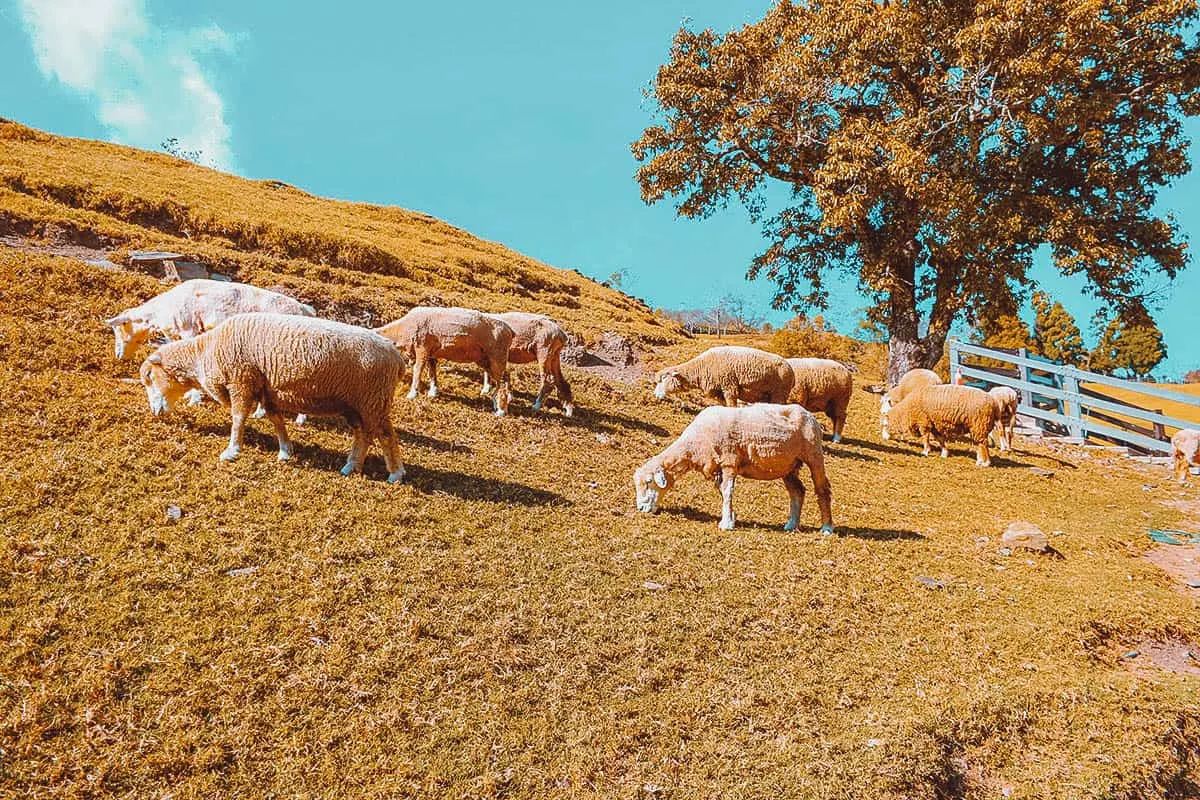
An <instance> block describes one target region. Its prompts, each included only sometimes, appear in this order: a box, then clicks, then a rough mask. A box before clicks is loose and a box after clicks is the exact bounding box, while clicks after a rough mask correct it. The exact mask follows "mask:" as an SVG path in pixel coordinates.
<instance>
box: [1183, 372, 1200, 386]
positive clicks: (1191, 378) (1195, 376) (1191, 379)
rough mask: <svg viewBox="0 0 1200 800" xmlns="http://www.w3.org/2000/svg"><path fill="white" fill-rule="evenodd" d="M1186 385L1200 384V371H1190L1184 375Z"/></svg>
mask: <svg viewBox="0 0 1200 800" xmlns="http://www.w3.org/2000/svg"><path fill="white" fill-rule="evenodd" d="M1183 382H1184V383H1200V369H1193V370H1188V371H1187V372H1185V373H1183Z"/></svg>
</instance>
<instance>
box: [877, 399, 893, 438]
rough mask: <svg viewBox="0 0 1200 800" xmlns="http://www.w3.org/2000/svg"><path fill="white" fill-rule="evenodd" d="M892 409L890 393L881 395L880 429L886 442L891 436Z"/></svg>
mask: <svg viewBox="0 0 1200 800" xmlns="http://www.w3.org/2000/svg"><path fill="white" fill-rule="evenodd" d="M891 410H892V398H891V396H890V395H888V394H883V395H880V397H879V430H880V433H881V435H882V436H883V440H884V441H885V442H886V441H887V440H888V439H890V438H891V434H889V433H888V412H889V411H891Z"/></svg>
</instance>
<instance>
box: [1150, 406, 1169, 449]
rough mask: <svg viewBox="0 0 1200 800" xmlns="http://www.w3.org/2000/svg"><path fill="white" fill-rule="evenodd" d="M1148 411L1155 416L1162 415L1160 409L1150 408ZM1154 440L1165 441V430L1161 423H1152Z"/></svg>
mask: <svg viewBox="0 0 1200 800" xmlns="http://www.w3.org/2000/svg"><path fill="white" fill-rule="evenodd" d="M1150 410H1151V411H1153V412H1154V413H1155V414H1161V413H1163V410H1162V409H1161V408H1152V409H1150ZM1154 438H1155V439H1158V440H1159V441H1160V442H1165V441H1166V440H1167V428H1166V426H1164V425H1163V424H1162V423H1161V422H1156V423H1154Z"/></svg>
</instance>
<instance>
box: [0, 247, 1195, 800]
mask: <svg viewBox="0 0 1200 800" xmlns="http://www.w3.org/2000/svg"><path fill="white" fill-rule="evenodd" d="M376 280H378V284H376V283H374V281H376ZM386 280H390V279H376V278H372V277H370V276H364V277H363V281H364V282H365V284H366V285H367V286H368V287H372V286H375V285H384V284H385V283H386ZM156 288H157V287H156V285H155V283H154V282H153V281H151V280H150V279H148V278H144V277H140V276H134V275H128V274H122V273H114V272H105V271H103V270H100V269H97V268H92V267H86V266H82V265H79V264H75V263H71V262H68V261H65V260H61V259H52V258H44V257H34V256H30V255H24V254H17V253H14V252H12V251H4V250H0V450H2V452H0V465H2V466H0V641H3V642H4V643H5V646H4V647H3V648H0V795H3V796H11V797H23V798H41V797H81V798H82V797H101V796H119V797H146V798H159V797H164V796H167V795H170V796H172V797H174V798H201V797H203V798H214V797H216V798H221V797H258V796H277V797H293V796H312V797H330V798H333V797H418V796H419V797H467V796H477V797H501V796H506V797H522V798H524V797H547V798H549V797H556V798H557V797H579V796H585V797H604V798H610V797H629V798H633V797H674V798H691V797H696V798H699V797H763V798H766V797H770V798H778V797H828V798H901V797H909V798H944V797H969V798H985V797H986V798H993V797H999V796H1001V791H1002V790H1003V789H1004V788H1005V787H1013V789H1014V793H1013V795H1012V796H1014V797H1018V798H1028V797H1045V798H1064V797H1069V798H1073V797H1113V798H1133V797H1155V798H1165V797H1177V798H1178V797H1185V796H1189V794H1190V795H1195V794H1196V793H1197V792H1198V791H1200V786H1198V782H1200V694H1198V693H1197V689H1198V688H1200V684H1198V682H1197V679H1196V678H1194V677H1189V676H1182V675H1175V674H1172V673H1167V672H1158V673H1153V672H1152V673H1146V674H1142V675H1139V674H1134V673H1132V672H1130V671H1128V670H1126V669H1125V668H1123V667H1122V666H1121V663H1120V662H1119V660H1118V656H1119V655H1120V653H1121V652H1122V651H1123V650H1124V649H1127V648H1128V647H1129V646H1130V645H1131V644H1132V643H1133V642H1137V641H1139V640H1142V639H1144V638H1147V637H1149V638H1158V639H1167V638H1171V639H1174V638H1182V639H1185V640H1191V641H1192V642H1200V617H1198V616H1197V614H1196V605H1195V602H1194V601H1193V600H1190V599H1188V598H1185V597H1183V596H1182V595H1181V594H1180V593H1177V592H1175V591H1173V590H1172V589H1171V587H1170V586H1169V583H1168V580H1167V578H1166V577H1165V576H1164V575H1163V574H1162V573H1160V572H1158V571H1157V570H1156V569H1155V568H1154V567H1152V566H1150V565H1148V564H1146V563H1144V562H1143V561H1142V560H1141V559H1140V558H1139V557H1138V556H1139V555H1140V553H1141V552H1142V550H1143V547H1144V541H1145V533H1144V531H1145V529H1146V527H1148V526H1160V527H1173V526H1178V525H1180V524H1182V523H1183V520H1182V519H1181V517H1180V512H1178V511H1175V510H1170V509H1168V508H1167V507H1165V506H1164V505H1163V502H1165V501H1177V500H1180V499H1183V498H1187V497H1189V496H1190V492H1192V491H1194V489H1193V490H1188V491H1183V490H1180V489H1178V488H1176V487H1174V486H1173V485H1171V484H1170V483H1169V482H1168V480H1167V476H1166V473H1165V471H1164V470H1161V469H1160V470H1157V471H1154V472H1146V471H1145V470H1144V469H1142V468H1138V467H1136V466H1134V465H1131V464H1129V463H1128V462H1126V461H1122V460H1117V459H1109V458H1106V457H1095V458H1086V457H1084V456H1083V455H1080V454H1078V453H1077V452H1075V451H1063V452H1058V453H1055V452H1051V451H1048V450H1046V449H1043V448H1040V447H1033V446H1029V445H1027V444H1026V443H1024V442H1018V451H1017V452H1016V453H1015V454H1013V456H1012V458H1011V459H1006V458H997V459H996V460H997V464H998V466H997V468H994V469H990V470H980V469H977V468H975V467H974V466H973V465H972V461H971V459H970V457H969V456H968V455H967V454H966V453H967V450H966V447H965V446H963V445H961V444H960V445H957V446H956V447H955V448H954V450H955V457H954V458H951V459H948V460H941V459H922V458H921V457H920V456H919V455H917V453H916V450H915V448H913V447H911V446H908V445H904V444H899V445H892V444H885V443H882V442H880V441H879V438H878V434H877V430H876V424H875V423H876V410H877V405H876V398H874V397H871V396H867V395H865V394H862V393H858V395H857V396H856V397H855V402H854V403H853V404H852V405H851V418H850V423H849V426H848V429H847V432H848V436H849V439H850V441H849V442H848V443H846V444H843V445H841V446H830V447H829V448H828V453H829V457H828V467H829V472H830V477H831V480H832V482H833V490H834V514H835V521H836V523H837V524H838V526H839V534H838V535H837V536H834V537H830V538H821V537H820V536H819V535H818V534H817V533H816V532H815V529H814V527H815V523H816V509H815V508H814V507H813V504H812V502H811V499H810V502H809V504H808V505H807V507H806V508H805V511H804V516H803V519H802V523H803V525H804V529H803V530H802V531H799V532H797V533H792V534H789V533H784V532H782V531H781V530H780V529H779V527H780V525H781V524H782V522H783V520H784V517H785V516H786V505H787V504H786V495H785V493H784V491H783V489H782V487H781V486H778V485H776V484H762V483H756V482H753V481H745V482H742V483H741V484H740V485H739V489H738V496H737V507H738V512H739V528H738V529H737V530H736V531H734V532H730V533H723V532H720V531H718V530H717V526H716V521H717V517H716V512H717V508H718V497H717V493H716V491H715V490H714V489H713V487H712V486H711V485H708V484H707V483H706V482H705V481H703V480H702V479H700V478H699V477H697V476H692V477H691V478H690V479H688V480H686V481H684V482H683V484H682V486H681V488H680V489H679V490H678V491H677V492H676V493H675V494H673V495H669V496H668V497H667V498H666V501H665V503H664V506H665V508H664V510H663V511H662V512H661V513H659V514H657V515H654V516H649V515H640V514H636V513H635V512H634V510H633V493H632V487H631V486H630V483H629V478H630V474H631V472H632V470H633V468H634V467H635V466H636V465H637V464H638V463H640V462H641V461H642V460H643V459H644V458H646V457H647V456H649V455H650V454H651V453H653V452H656V451H657V450H658V449H660V448H661V447H662V446H664V445H665V443H666V442H667V441H668V440H669V439H670V438H671V437H672V436H673V435H675V434H677V433H678V432H679V431H680V430H681V429H682V428H683V427H684V426H685V424H686V423H687V422H688V420H689V419H690V413H689V411H688V410H687V409H686V408H684V407H682V406H681V405H679V404H675V403H655V402H654V401H653V400H652V398H651V397H650V394H649V391H648V387H646V386H638V387H619V388H614V387H613V386H611V385H608V384H605V383H603V382H601V381H599V380H597V379H595V378H593V377H592V376H590V375H588V374H586V373H584V372H582V371H579V370H569V377H570V379H571V380H572V381H573V383H574V385H575V387H576V390H577V400H578V402H579V405H580V412H579V418H578V419H576V420H566V419H564V418H563V417H562V416H561V414H559V413H557V412H555V413H551V414H547V415H541V416H532V415H530V414H529V413H528V411H527V408H528V403H529V397H528V395H526V396H524V397H523V398H519V399H518V401H519V402H518V403H515V404H514V408H515V411H516V413H515V416H513V417H511V418H508V419H504V420H496V419H495V418H493V417H491V416H490V414H489V413H488V404H487V402H486V400H484V399H482V398H479V397H478V396H477V387H478V382H477V376H476V375H474V374H466V373H463V374H454V373H451V374H450V375H448V376H447V379H446V381H445V383H444V387H443V388H444V396H443V397H442V398H439V399H437V400H433V401H430V400H427V399H425V398H422V399H420V400H418V401H414V402H409V401H406V400H404V399H403V398H399V399H398V401H397V407H396V410H395V414H394V417H395V421H396V423H397V427H398V428H399V429H400V430H401V431H402V432H403V433H402V445H403V448H404V457H405V462H406V464H407V466H408V474H409V483H408V484H406V485H404V486H398V487H393V486H388V485H387V484H385V483H384V481H383V477H384V476H383V465H382V462H381V461H380V460H379V458H378V456H377V455H376V456H374V457H373V458H372V459H371V460H370V461H369V462H368V469H367V474H366V475H365V476H360V477H355V478H342V477H340V476H339V475H338V474H337V467H338V466H339V465H340V464H341V462H342V460H343V457H344V453H345V449H346V448H347V446H348V444H349V437H348V433H347V432H346V431H345V430H344V428H343V427H342V426H341V425H339V424H333V423H325V424H321V423H318V424H313V425H310V426H308V427H305V428H303V429H299V430H297V431H296V440H297V443H298V458H297V459H296V461H295V462H294V463H291V464H284V465H281V464H278V463H276V461H275V455H274V444H273V440H272V439H271V438H270V437H269V436H268V435H267V430H268V428H267V426H265V425H263V424H262V423H255V424H254V425H253V427H254V429H255V433H253V434H248V437H247V446H246V447H245V449H244V450H243V455H242V457H241V458H240V459H239V461H238V462H236V463H234V464H222V463H218V461H217V454H218V453H219V452H220V450H221V448H222V447H223V446H224V443H223V441H222V440H223V437H224V436H225V434H226V433H227V424H228V420H227V417H226V415H225V414H224V413H222V412H221V411H220V410H219V409H217V408H215V407H213V406H205V407H200V408H193V409H184V410H182V411H180V412H177V413H174V414H172V415H171V416H168V417H164V418H154V417H152V416H151V415H150V414H149V412H148V410H147V408H146V402H145V398H144V394H143V393H142V391H141V389H140V388H139V387H138V386H136V385H131V384H129V383H124V382H122V380H121V379H122V378H127V377H129V376H132V375H134V374H135V371H136V365H134V364H117V363H115V362H113V361H112V359H111V341H110V333H109V331H108V330H107V329H105V328H103V327H102V326H101V324H100V322H99V320H100V319H101V318H103V317H104V316H107V315H108V314H111V313H112V312H113V311H114V310H116V309H120V308H123V307H125V306H127V305H129V304H131V303H132V302H134V301H135V300H137V299H139V298H141V297H144V296H147V295H148V294H149V293H151V292H152V291H154V290H155V289H156ZM597 313H599V312H597ZM516 383H517V387H518V388H522V389H525V390H528V389H530V388H532V385H533V384H532V379H531V371H529V370H527V369H523V370H521V371H519V373H518V375H517V378H516ZM599 434H603V437H602V440H601V439H598V438H597V437H598V435H599ZM1026 465H1034V466H1039V467H1043V468H1046V469H1049V470H1053V471H1054V473H1055V474H1054V476H1053V477H1052V478H1044V477H1039V476H1038V475H1036V474H1034V473H1033V472H1031V471H1029V470H1027V469H1024V468H1023V467H1024V466H1026ZM1147 484H1154V485H1153V486H1152V487H1150V488H1147ZM171 504H176V505H178V506H179V507H180V508H182V510H183V516H182V518H181V519H179V520H178V521H176V522H172V521H170V520H169V519H168V517H167V515H166V509H167V507H168V505H171ZM1018 518H1024V519H1027V520H1029V521H1031V522H1034V523H1037V524H1039V525H1041V526H1042V527H1043V528H1044V529H1045V530H1047V531H1062V533H1061V535H1057V536H1054V537H1053V539H1052V541H1053V544H1054V546H1055V547H1056V548H1057V549H1058V550H1059V551H1060V552H1061V554H1062V558H1061V559H1053V558H1048V557H1043V558H1038V557H1031V558H1029V559H1026V558H1025V557H1023V556H1012V557H1007V558H1005V557H1002V556H999V555H997V552H996V550H997V547H998V542H997V536H998V533H999V531H1000V530H1001V529H1002V528H1003V527H1004V526H1005V525H1006V524H1007V523H1008V522H1009V521H1011V520H1013V519H1018ZM247 568H254V569H253V570H252V571H249V572H248V573H238V572H234V573H233V574H232V575H231V574H230V571H231V570H244V569H247ZM920 576H925V577H929V578H934V579H937V580H939V581H942V582H944V586H943V588H940V589H934V588H929V587H928V586H926V585H925V584H923V583H921V582H919V581H918V580H917V579H918V577H920ZM655 586H661V588H654V587H655ZM647 587H649V588H647Z"/></svg>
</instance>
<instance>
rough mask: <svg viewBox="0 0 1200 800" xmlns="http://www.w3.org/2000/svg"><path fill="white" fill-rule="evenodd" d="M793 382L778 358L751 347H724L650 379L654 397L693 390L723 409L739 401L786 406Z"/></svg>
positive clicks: (714, 348)
mask: <svg viewBox="0 0 1200 800" xmlns="http://www.w3.org/2000/svg"><path fill="white" fill-rule="evenodd" d="M795 380H796V379H795V376H794V375H793V374H792V368H791V367H789V366H788V363H787V361H786V360H785V359H784V358H783V357H782V356H777V355H775V354H774V353H767V352H765V351H763V350H758V349H756V348H753V347H735V346H730V345H725V346H721V347H712V348H709V349H708V350H705V351H704V352H703V353H701V354H700V355H698V356H696V357H695V358H693V359H691V360H690V361H685V362H683V363H682V364H676V365H675V366H673V367H667V368H665V369H662V370H659V372H658V374H657V375H656V376H655V378H654V381H655V384H656V385H655V387H654V396H655V397H657V398H658V399H659V400H664V399H666V396H667V395H668V394H674V393H675V392H679V391H681V390H683V389H687V388H696V389H699V390H700V391H701V392H703V393H704V395H705V396H706V397H710V398H712V399H714V400H717V401H718V402H723V403H724V404H725V405H727V406H736V405H737V404H738V401H739V400H740V401H742V402H744V403H754V402H760V401H765V402H768V403H786V402H787V401H788V395H789V394H791V391H792V386H793V385H794V384H795Z"/></svg>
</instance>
